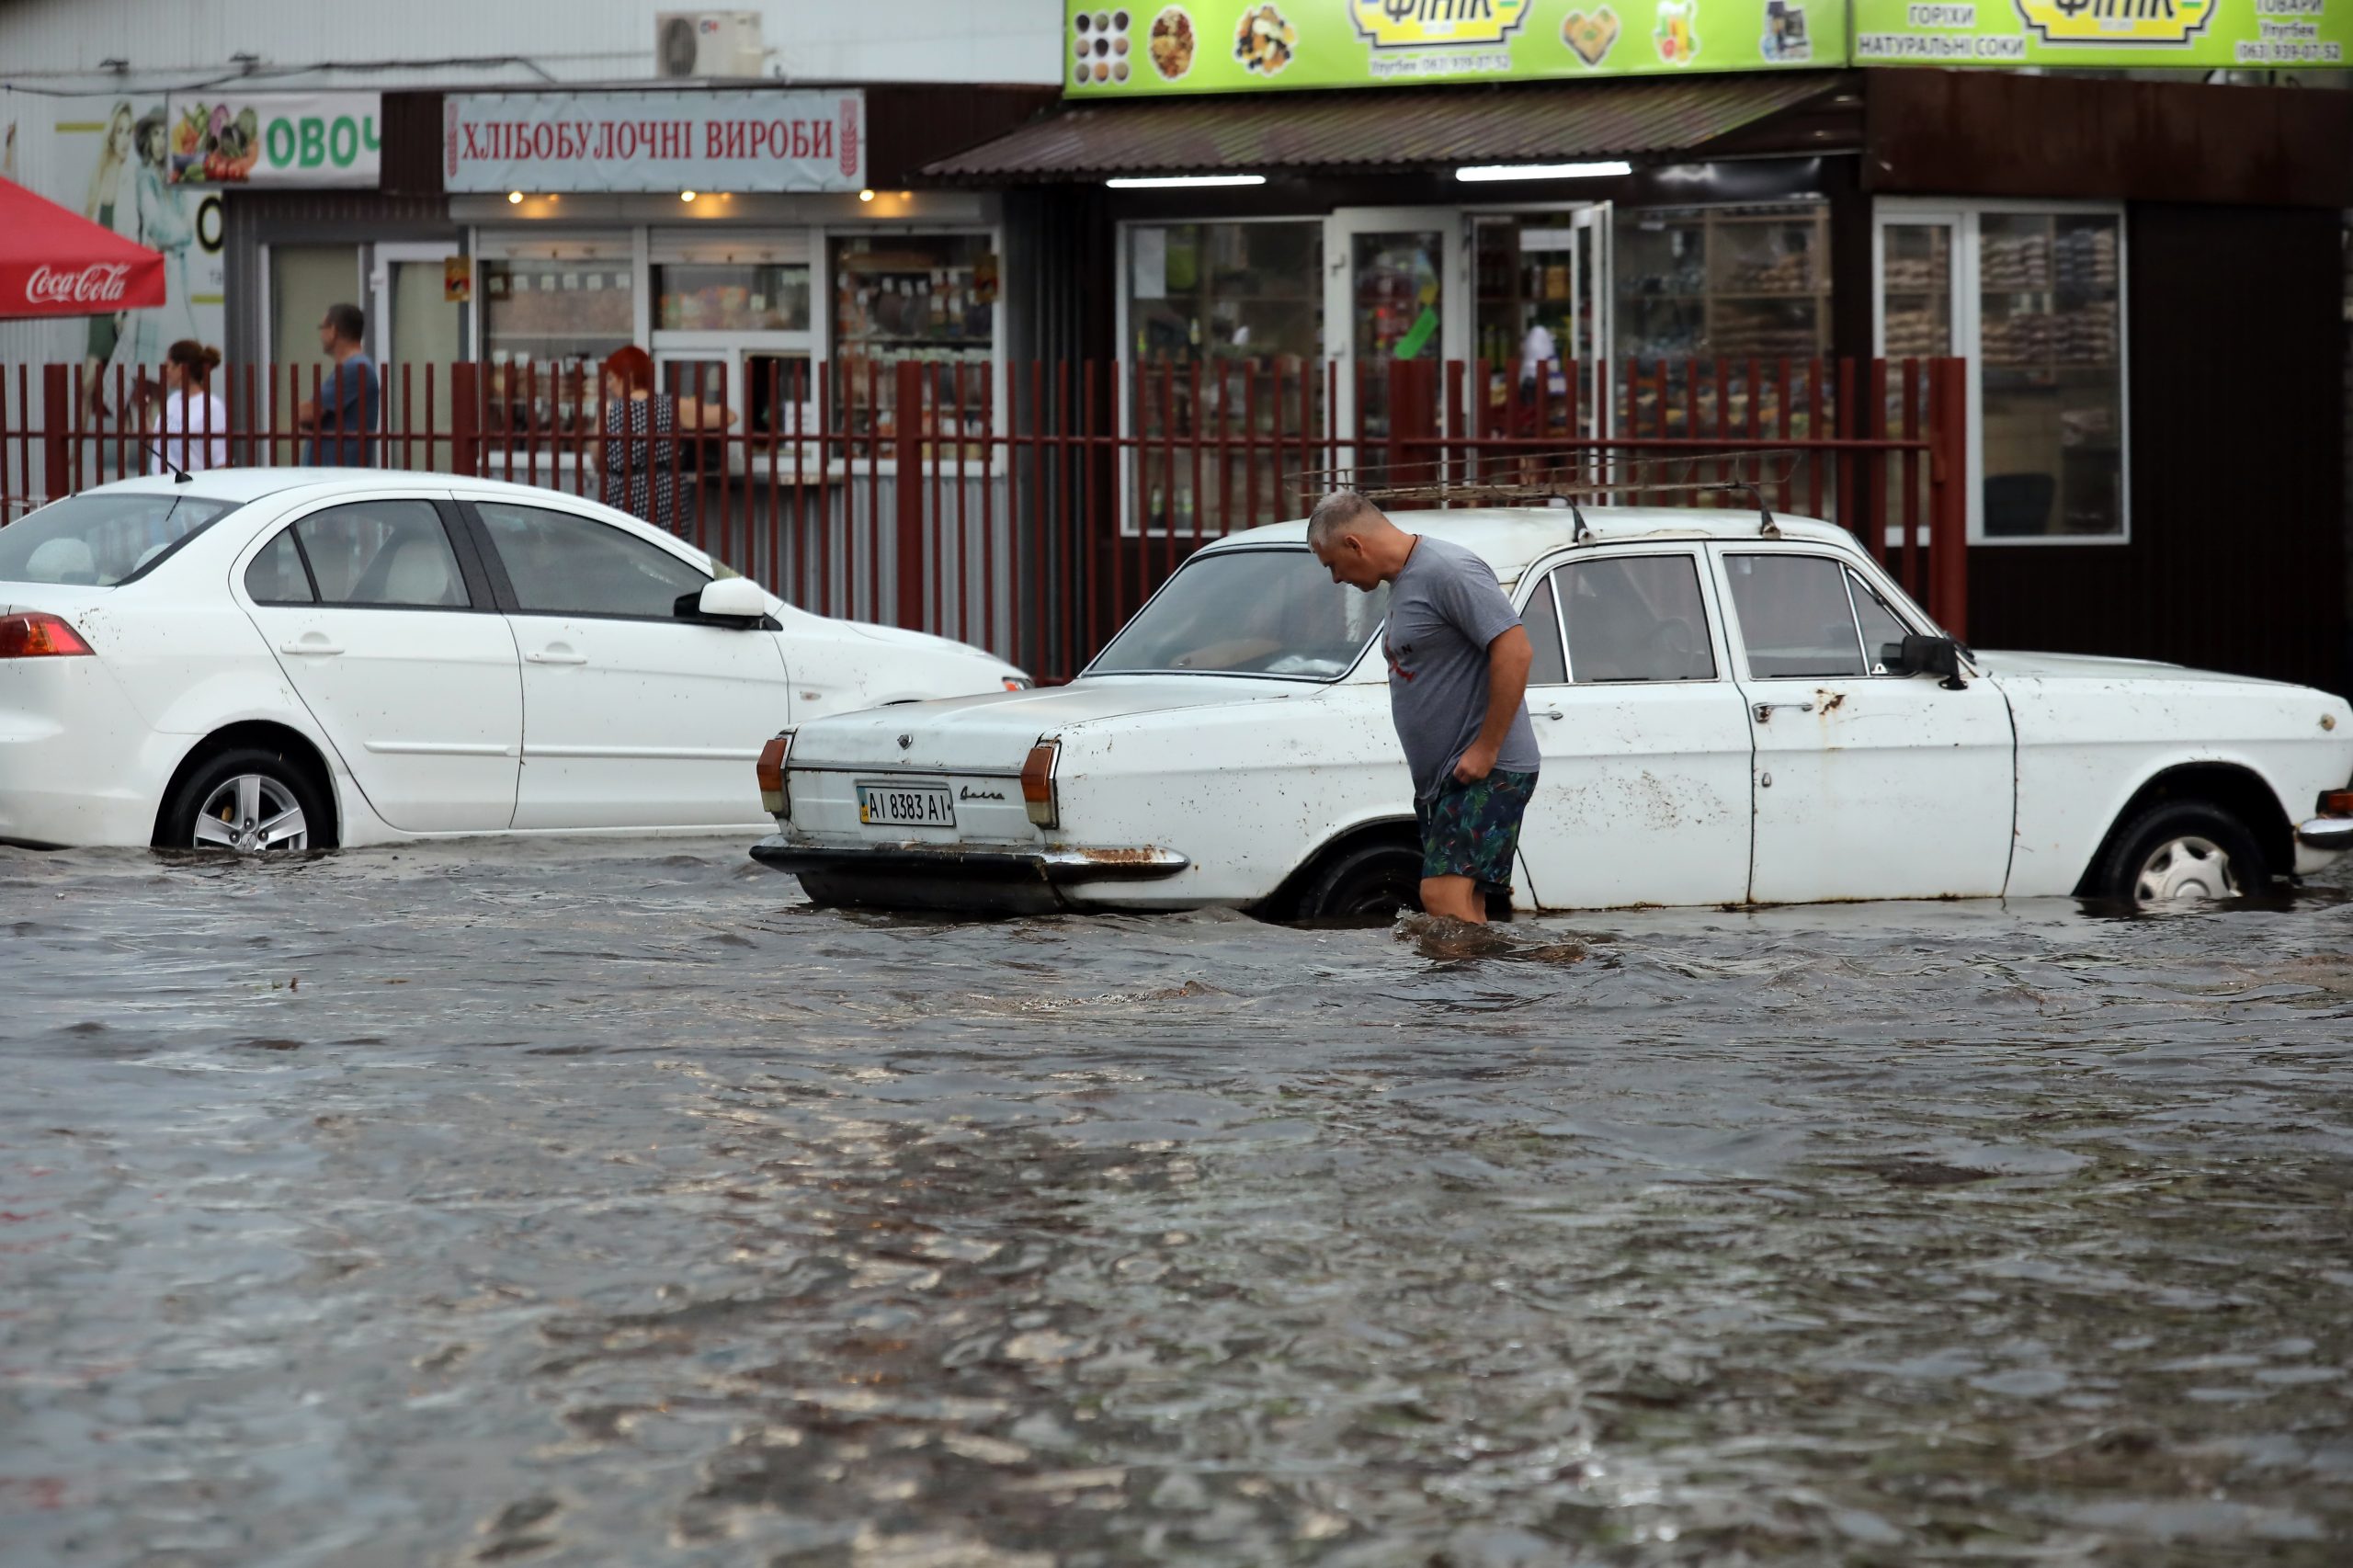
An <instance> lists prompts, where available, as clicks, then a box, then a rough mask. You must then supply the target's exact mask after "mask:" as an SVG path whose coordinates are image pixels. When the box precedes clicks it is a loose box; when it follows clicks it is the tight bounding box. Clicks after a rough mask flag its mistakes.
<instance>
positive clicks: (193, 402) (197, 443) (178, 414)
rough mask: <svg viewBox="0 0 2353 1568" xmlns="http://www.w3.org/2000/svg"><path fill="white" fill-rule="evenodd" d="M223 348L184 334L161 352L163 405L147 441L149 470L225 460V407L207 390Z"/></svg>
mask: <svg viewBox="0 0 2353 1568" xmlns="http://www.w3.org/2000/svg"><path fill="white" fill-rule="evenodd" d="M220 363H221V350H219V349H218V348H208V347H205V346H204V345H203V344H201V343H199V342H198V341H197V340H196V339H194V338H193V337H183V338H181V339H180V340H179V341H178V342H177V343H175V344H173V345H172V346H171V347H169V348H168V349H166V350H165V352H164V406H163V408H162V410H161V412H160V414H159V415H158V417H157V419H156V423H155V429H156V433H157V435H158V436H159V437H161V439H159V440H156V441H155V442H153V444H152V446H151V447H150V449H149V450H150V455H151V456H152V457H153V459H154V461H153V463H152V464H151V465H150V466H149V468H148V472H150V473H163V472H167V471H168V470H169V469H172V468H180V469H185V470H187V471H188V472H190V473H193V472H196V471H197V470H199V469H207V468H226V467H228V466H229V410H228V407H227V405H226V404H224V403H222V401H221V400H220V399H219V398H217V397H215V396H213V395H212V393H211V392H210V390H209V383H210V381H211V380H212V371H213V369H214V367H216V366H218V365H219V364H220Z"/></svg>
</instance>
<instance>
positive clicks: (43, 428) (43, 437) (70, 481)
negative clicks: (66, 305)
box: [0, 365, 74, 521]
mask: <svg viewBox="0 0 2353 1568" xmlns="http://www.w3.org/2000/svg"><path fill="white" fill-rule="evenodd" d="M73 412H74V368H73V367H72V366H71V365H43V366H42V367H41V368H40V456H41V469H42V474H41V488H42V490H43V491H44V492H45V494H43V496H42V499H43V500H44V501H54V500H57V499H58V498H59V497H61V496H63V495H68V494H72V493H73V490H74V460H73V459H72V458H71V457H70V456H68V455H67V449H66V437H65V428H66V425H67V422H68V419H69V416H70V415H72V414H73ZM27 488H28V489H29V488H31V487H30V486H29V485H28V486H27ZM0 521H6V519H5V518H0Z"/></svg>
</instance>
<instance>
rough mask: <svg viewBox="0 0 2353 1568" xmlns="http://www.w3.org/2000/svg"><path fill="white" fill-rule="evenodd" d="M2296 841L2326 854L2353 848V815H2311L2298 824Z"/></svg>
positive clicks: (2340, 852)
mask: <svg viewBox="0 0 2353 1568" xmlns="http://www.w3.org/2000/svg"><path fill="white" fill-rule="evenodd" d="M2296 842H2297V844H2299V845H2300V846H2302V847H2304V848H2306V849H2314V850H2318V851H2319V852H2320V853H2322V854H2324V855H2342V854H2344V853H2345V852H2346V851H2347V850H2348V849H2353V817H2310V818H2307V819H2306V820H2305V821H2303V822H2301V823H2299V824H2296Z"/></svg>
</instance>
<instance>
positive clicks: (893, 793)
mask: <svg viewBox="0 0 2353 1568" xmlns="http://www.w3.org/2000/svg"><path fill="white" fill-rule="evenodd" d="M858 821H859V822H861V823H864V824H866V825H867V826H869V827H954V826H955V825H956V798H955V796H953V795H952V794H950V793H949V790H948V786H947V785H945V784H860V785H859V786H858Z"/></svg>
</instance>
